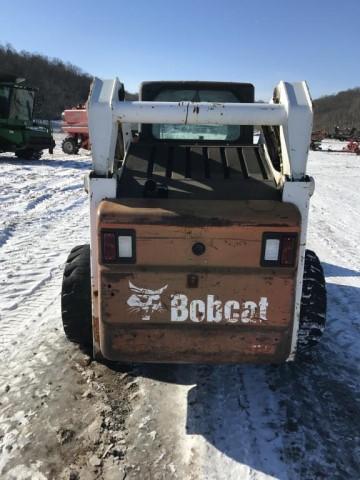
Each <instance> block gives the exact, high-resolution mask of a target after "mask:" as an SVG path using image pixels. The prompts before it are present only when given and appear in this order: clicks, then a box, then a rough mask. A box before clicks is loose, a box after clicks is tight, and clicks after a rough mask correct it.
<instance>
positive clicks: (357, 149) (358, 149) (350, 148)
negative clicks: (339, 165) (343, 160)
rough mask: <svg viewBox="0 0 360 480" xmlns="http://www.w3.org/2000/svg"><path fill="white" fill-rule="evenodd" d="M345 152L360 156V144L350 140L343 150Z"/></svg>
mask: <svg viewBox="0 0 360 480" xmlns="http://www.w3.org/2000/svg"><path fill="white" fill-rule="evenodd" d="M343 151H344V152H346V153H356V155H360V142H357V141H355V140H350V142H349V143H348V144H347V145H346V146H345V147H344V148H343Z"/></svg>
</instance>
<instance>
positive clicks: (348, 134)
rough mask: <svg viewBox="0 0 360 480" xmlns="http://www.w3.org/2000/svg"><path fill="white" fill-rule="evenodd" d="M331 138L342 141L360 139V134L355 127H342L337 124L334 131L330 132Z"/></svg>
mask: <svg viewBox="0 0 360 480" xmlns="http://www.w3.org/2000/svg"><path fill="white" fill-rule="evenodd" d="M329 138H333V139H334V140H340V141H342V142H343V141H345V140H347V141H350V140H358V139H359V140H360V134H359V132H358V131H357V129H356V128H355V127H352V128H350V127H348V128H340V127H338V126H336V127H335V128H334V133H330V134H329Z"/></svg>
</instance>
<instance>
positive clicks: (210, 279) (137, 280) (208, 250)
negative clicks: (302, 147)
mask: <svg viewBox="0 0 360 480" xmlns="http://www.w3.org/2000/svg"><path fill="white" fill-rule="evenodd" d="M299 223H300V215H299V212H298V210H297V209H296V208H295V207H293V206H292V205H290V204H284V203H280V202H266V203H264V202H260V201H259V202H257V201H254V202H252V201H251V202H237V203H234V202H226V201H223V202H218V201H214V202H209V201H206V202H196V214H194V208H193V205H192V202H189V201H186V200H182V201H176V202H174V201H173V202H171V201H169V200H167V201H166V202H161V201H159V200H154V201H151V202H149V201H148V200H147V201H146V203H145V202H144V200H142V199H137V200H134V199H132V200H127V201H124V202H118V201H103V202H102V203H101V204H100V206H99V210H98V232H99V240H98V241H100V232H101V231H102V230H106V229H116V228H124V229H127V228H133V229H135V230H136V252H137V253H136V264H132V265H129V264H126V265H125V264H119V263H117V264H113V265H109V264H102V265H100V268H99V274H100V278H99V285H100V290H99V300H100V301H99V305H100V325H99V328H100V332H99V333H100V345H101V351H102V354H103V355H104V356H105V357H106V358H109V359H118V360H133V359H135V360H138V361H176V362H192V361H204V362H211V361H214V362H219V361H223V362H238V361H281V360H282V359H284V358H285V357H286V355H287V354H288V352H289V346H290V340H289V339H290V334H289V332H291V326H292V318H293V311H294V295H295V277H296V266H295V267H292V268H283V267H282V268H280V267H277V268H274V267H272V268H264V267H261V266H260V257H261V246H262V235H263V233H264V232H265V231H271V232H291V233H298V232H299ZM199 241H200V242H202V243H203V245H204V247H205V252H204V253H203V254H202V255H200V256H197V255H195V254H194V253H193V250H192V247H193V245H194V243H196V242H199ZM100 250H101V249H99V251H100ZM99 262H100V263H101V258H99ZM265 359H267V360H265Z"/></svg>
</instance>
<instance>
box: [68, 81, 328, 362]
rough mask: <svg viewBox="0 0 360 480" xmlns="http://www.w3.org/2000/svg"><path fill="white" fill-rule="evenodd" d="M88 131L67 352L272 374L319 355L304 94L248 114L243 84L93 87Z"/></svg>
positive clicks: (280, 89)
mask: <svg viewBox="0 0 360 480" xmlns="http://www.w3.org/2000/svg"><path fill="white" fill-rule="evenodd" d="M88 116H89V131H90V140H91V144H92V155H93V170H92V172H91V173H90V175H89V176H88V178H87V180H86V189H87V191H88V193H89V204H90V246H89V245H81V246H78V247H75V248H74V249H73V250H72V252H71V253H70V256H69V258H68V260H67V263H66V266H65V270H64V279H63V287H62V316H63V325H64V330H65V334H66V335H67V337H68V338H69V339H70V340H72V341H74V342H77V343H79V344H80V345H81V346H83V347H86V348H89V349H92V351H93V354H94V357H95V358H98V359H108V360H115V361H125V362H132V361H136V362H181V363H183V362H201V363H211V362H214V363H224V362H232V363H234V362H235V363H237V362H269V363H280V362H284V361H287V360H294V359H295V357H296V355H297V354H298V353H301V352H303V351H305V350H306V349H307V348H308V347H311V346H312V345H315V344H316V343H317V342H318V340H319V338H320V336H321V334H322V331H323V329H324V325H325V313H326V291H325V282H324V275H323V271H322V268H321V264H320V262H319V260H318V258H317V256H316V255H315V253H313V252H312V251H309V250H306V230H307V222H308V211H309V200H310V197H311V195H312V193H313V191H314V181H313V179H312V178H310V177H308V176H307V175H306V163H307V156H308V150H309V144H310V139H311V130H312V104H311V98H310V95H309V91H308V88H307V85H306V83H305V82H298V83H286V82H280V83H279V85H278V86H277V87H276V88H275V90H274V96H273V99H272V100H271V102H270V103H269V104H258V103H254V87H253V85H251V84H244V83H219V82H146V83H143V84H142V86H141V89H140V93H139V101H135V102H131V101H124V87H123V85H122V84H121V83H120V82H119V81H118V80H117V79H116V80H104V81H102V80H100V79H95V80H94V82H93V84H92V89H91V92H90V97H89V100H88ZM134 124H136V125H138V129H137V131H136V132H135V131H134V128H133V125H134ZM254 126H257V127H258V128H260V131H261V134H260V138H257V139H256V138H255V137H254Z"/></svg>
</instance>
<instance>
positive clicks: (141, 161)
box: [118, 142, 280, 199]
mask: <svg viewBox="0 0 360 480" xmlns="http://www.w3.org/2000/svg"><path fill="white" fill-rule="evenodd" d="M147 178H153V179H154V180H155V181H156V182H158V183H159V184H166V185H167V186H168V189H169V197H170V196H172V197H174V196H175V197H177V198H178V197H180V196H181V195H183V196H185V197H188V196H190V197H193V198H197V197H199V198H205V197H206V198H219V199H220V198H224V199H226V198H234V199H235V198H249V199H250V198H252V199H256V198H258V197H260V198H263V197H264V198H273V197H274V196H275V197H276V198H278V197H279V195H280V191H279V190H278V189H277V188H276V185H275V182H274V180H273V179H272V175H271V171H270V168H269V166H268V164H267V162H266V161H265V157H264V153H263V151H262V149H261V147H259V146H256V145H254V146H226V147H225V146H209V147H205V146H194V145H191V146H190V145H176V144H166V143H151V144H145V143H143V142H139V143H138V144H132V145H131V147H130V151H129V153H128V155H127V157H126V160H125V164H124V169H123V174H122V176H121V179H120V180H119V185H118V192H119V195H121V196H122V197H126V196H127V197H141V196H142V194H143V185H144V183H145V181H146V179H147ZM204 196H205V197H204ZM209 196H210V197H209Z"/></svg>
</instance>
